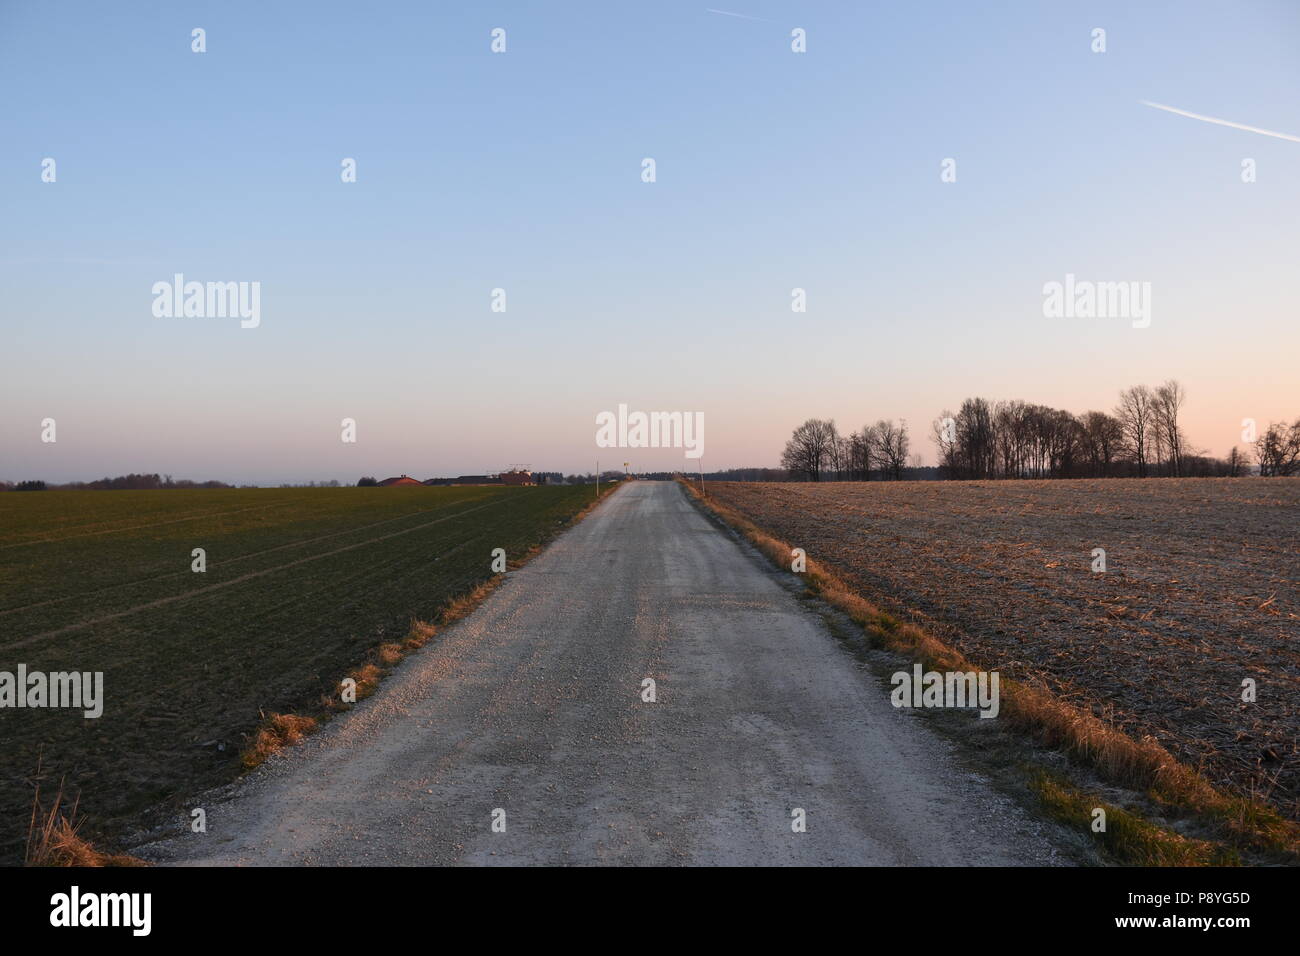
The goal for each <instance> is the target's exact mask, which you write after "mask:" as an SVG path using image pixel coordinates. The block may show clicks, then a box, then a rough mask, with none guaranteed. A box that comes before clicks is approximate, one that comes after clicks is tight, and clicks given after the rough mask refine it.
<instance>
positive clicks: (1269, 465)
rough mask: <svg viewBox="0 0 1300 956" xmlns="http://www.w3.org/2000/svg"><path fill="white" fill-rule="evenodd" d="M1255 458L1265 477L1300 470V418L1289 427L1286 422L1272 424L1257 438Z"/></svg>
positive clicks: (1291, 473)
mask: <svg viewBox="0 0 1300 956" xmlns="http://www.w3.org/2000/svg"><path fill="white" fill-rule="evenodd" d="M1255 460H1256V461H1258V462H1259V473H1260V475H1261V476H1262V477H1265V478H1269V477H1273V478H1277V477H1285V476H1287V475H1294V474H1296V473H1297V472H1300V418H1297V419H1296V420H1295V423H1294V424H1293V425H1291V426H1289V427H1288V426H1287V424H1286V422H1277V423H1274V424H1270V425H1269V426H1268V430H1267V431H1265V432H1264V434H1262V435H1260V436H1259V438H1257V439H1256V440H1255Z"/></svg>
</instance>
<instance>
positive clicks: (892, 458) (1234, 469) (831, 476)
mask: <svg viewBox="0 0 1300 956" xmlns="http://www.w3.org/2000/svg"><path fill="white" fill-rule="evenodd" d="M1186 400H1187V392H1186V390H1185V389H1184V388H1183V386H1182V385H1181V384H1180V383H1179V382H1178V381H1176V380H1174V379H1170V380H1168V381H1166V382H1164V383H1163V384H1161V385H1158V386H1156V387H1154V388H1152V387H1149V386H1146V385H1135V386H1133V387H1132V388H1127V389H1124V390H1123V391H1122V392H1121V393H1120V397H1119V401H1118V403H1117V404H1116V405H1115V407H1114V409H1113V410H1111V411H1109V412H1103V411H1095V410H1094V411H1087V412H1084V413H1083V414H1082V415H1075V414H1074V413H1072V412H1069V411H1066V410H1064V409H1058V408H1051V407H1050V406H1047V405H1038V404H1033V403H1030V402H1024V401H1020V400H1011V401H997V402H990V401H989V400H988V399H984V398H968V399H966V400H965V401H963V402H962V403H961V405H960V407H959V408H958V410H957V411H956V412H955V413H954V412H952V411H950V410H947V409H945V410H944V411H943V412H942V413H941V414H940V416H939V417H938V418H936V419H935V420H934V422H933V423H932V426H931V440H932V441H933V442H934V443H935V446H936V448H937V450H938V467H937V475H935V477H939V478H948V479H957V480H979V479H1012V478H1125V477H1137V478H1146V477H1153V476H1161V477H1174V478H1177V477H1234V478H1235V477H1240V476H1242V475H1246V474H1249V473H1250V472H1251V467H1250V461H1249V458H1248V456H1247V454H1246V453H1244V452H1243V451H1242V450H1241V449H1240V448H1237V447H1235V446H1234V447H1233V448H1232V449H1231V450H1230V451H1229V452H1228V455H1227V456H1226V457H1225V458H1215V457H1212V456H1210V455H1209V454H1208V453H1207V452H1205V451H1204V450H1201V449H1197V448H1194V447H1192V445H1191V444H1190V443H1189V442H1188V440H1187V436H1186V433H1185V432H1184V430H1183V427H1182V424H1181V422H1180V415H1181V413H1182V409H1183V406H1184V404H1185V403H1186ZM909 447H910V440H909V437H908V432H907V423H906V422H900V423H898V424H897V425H895V424H894V423H893V422H892V421H886V420H881V421H879V422H877V423H876V424H875V425H870V426H866V427H864V428H862V429H860V430H859V431H856V432H852V433H850V434H848V435H841V434H840V433H839V431H838V429H837V428H836V426H835V422H834V421H833V420H825V419H816V418H810V419H808V420H807V421H806V422H804V423H803V424H802V425H800V426H799V427H798V428H796V429H795V430H794V433H793V434H792V435H791V436H790V439H789V441H787V442H786V446H785V449H784V451H783V452H782V453H781V467H782V468H783V469H784V471H785V472H786V476H787V478H788V479H793V480H808V481H865V480H870V479H872V478H873V477H878V478H880V479H884V480H904V479H908V478H921V477H929V475H927V474H926V472H928V471H929V469H925V468H922V467H921V466H920V464H919V460H918V459H917V458H913V460H912V463H911V465H910V466H909V465H908V450H909ZM1253 450H1254V459H1255V463H1256V464H1257V465H1258V466H1259V473H1260V475H1263V476H1288V475H1295V474H1300V418H1297V419H1296V421H1295V422H1294V423H1292V424H1287V423H1286V422H1282V423H1273V424H1270V425H1269V427H1268V428H1267V429H1265V430H1264V432H1263V433H1262V434H1260V435H1259V436H1258V437H1257V438H1256V440H1255V441H1254V443H1253Z"/></svg>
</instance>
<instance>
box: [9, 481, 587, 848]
mask: <svg viewBox="0 0 1300 956" xmlns="http://www.w3.org/2000/svg"><path fill="white" fill-rule="evenodd" d="M594 495H595V492H594V489H593V488H591V487H590V486H570V487H539V488H505V487H465V488H338V489H326V488H320V489H315V488H311V489H307V488H303V489H279V490H276V489H239V490H235V489H230V490H209V489H204V490H193V491H178V490H168V491H50V492H34V493H19V492H11V493H8V494H0V671H8V672H11V673H12V672H16V670H17V667H18V665H19V664H25V665H27V668H28V670H29V671H34V670H40V671H46V672H50V671H71V670H76V671H82V672H85V671H92V672H93V671H102V672H104V700H105V703H104V713H103V716H102V717H100V718H98V719H91V720H88V719H85V718H84V717H83V716H82V713H81V712H80V711H72V710H55V709H21V710H17V709H9V708H4V709H0V774H2V777H0V820H2V821H3V823H0V862H5V863H12V862H15V861H16V860H17V859H19V858H20V855H21V848H22V842H23V840H24V839H25V836H26V830H27V821H28V816H29V814H30V811H31V806H32V794H33V787H34V785H35V784H36V783H37V782H38V780H37V775H36V770H37V767H38V764H39V766H40V767H41V772H40V775H39V782H40V784H41V791H42V794H43V795H48V794H49V793H51V792H52V791H53V790H54V789H56V788H57V787H58V784H59V781H60V779H66V782H67V785H68V789H69V790H70V791H71V792H72V793H73V794H74V795H75V794H77V793H79V794H80V798H81V809H82V811H83V812H84V813H85V814H86V815H87V827H88V830H87V832H88V833H90V834H91V835H102V834H108V835H111V834H113V833H114V832H118V831H120V830H121V829H122V828H123V827H124V826H126V825H128V824H129V823H130V822H132V821H133V820H134V819H136V818H137V817H138V815H139V813H140V812H141V811H142V810H143V809H145V808H146V807H149V806H151V805H154V804H157V803H161V802H164V801H168V800H169V799H173V798H176V797H181V796H184V795H185V794H188V793H191V792H194V791H196V790H198V789H201V788H203V787H207V786H213V785H216V784H219V783H222V782H224V781H226V780H229V779H230V778H231V777H232V776H234V775H235V774H236V773H237V772H238V771H239V759H238V755H239V752H240V750H241V749H242V747H243V745H244V743H245V738H246V735H248V734H250V733H251V732H252V731H254V730H255V728H256V727H257V725H258V723H259V721H260V716H259V715H260V714H261V713H263V712H265V713H271V712H272V711H285V710H291V709H294V708H297V707H301V706H305V705H309V704H311V703H312V702H314V701H317V700H319V698H320V696H321V695H322V694H327V693H330V692H332V691H333V690H334V688H335V687H336V686H337V683H338V681H339V679H340V678H341V677H342V676H344V674H345V673H347V672H348V671H349V670H351V669H352V668H353V667H354V666H356V665H358V664H360V663H362V662H364V661H366V660H367V659H368V655H369V654H370V652H372V651H373V649H374V648H376V647H377V646H378V645H379V644H381V643H384V642H389V641H400V640H401V639H402V638H403V637H405V636H406V633H407V631H408V629H409V626H410V623H411V621H412V619H418V620H424V621H431V620H435V619H436V618H437V617H438V615H439V613H440V612H441V610H442V609H443V608H444V607H445V606H446V604H447V603H448V602H449V600H450V599H451V598H453V597H455V596H457V595H461V594H464V593H465V592H467V591H469V590H471V589H472V588H473V587H474V586H475V585H477V584H479V583H480V582H483V581H485V580H486V579H488V578H490V577H492V573H491V570H490V561H491V552H492V549H493V548H504V549H505V550H506V554H507V556H508V558H509V560H510V561H511V563H512V564H513V563H514V562H515V561H516V560H517V559H520V558H522V557H523V556H525V555H526V554H527V552H528V551H529V549H531V548H532V547H534V546H535V545H538V544H541V543H543V542H544V541H546V540H547V539H548V538H549V537H551V536H553V535H554V534H555V533H556V532H557V531H559V530H560V529H562V528H563V527H564V526H565V525H566V524H568V523H569V522H570V521H571V520H572V519H573V517H574V516H575V515H576V514H577V513H578V512H579V511H580V510H581V509H582V508H583V507H584V506H585V505H587V504H589V503H591V501H592V500H593V498H594ZM195 548H203V549H204V550H205V551H206V555H207V570H206V572H205V573H195V572H194V571H192V570H191V562H192V560H193V559H192V557H191V553H192V551H193V549H195ZM223 748H224V749H223Z"/></svg>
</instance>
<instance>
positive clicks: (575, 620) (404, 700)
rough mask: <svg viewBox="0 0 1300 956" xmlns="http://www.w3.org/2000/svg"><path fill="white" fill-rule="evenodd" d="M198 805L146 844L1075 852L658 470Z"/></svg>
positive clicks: (596, 860) (403, 850)
mask: <svg viewBox="0 0 1300 956" xmlns="http://www.w3.org/2000/svg"><path fill="white" fill-rule="evenodd" d="M483 560H485V561H486V560H488V556H487V555H484V556H483ZM645 678H652V679H653V680H654V681H655V690H656V696H657V700H656V701H655V702H653V703H648V702H644V701H643V700H642V681H643V680H644V679H645ZM193 805H194V806H203V807H204V808H205V810H206V813H207V833H205V834H190V833H188V832H186V833H185V834H184V835H183V836H179V837H176V838H173V839H168V840H163V841H156V842H154V843H152V844H150V845H148V846H145V847H138V848H136V852H138V853H140V854H141V855H142V856H145V857H148V858H151V859H155V860H158V861H160V862H170V863H177V864H204V865H228V864H244V865H297V864H308V865H310V864H321V865H366V864H419V865H424V864H650V865H658V864H813V865H815V864H876V865H900V864H901V865H961V864H997V865H1010V864H1032V865H1042V864H1050V863H1059V862H1063V858H1062V857H1061V854H1060V852H1059V851H1058V849H1057V846H1056V845H1055V844H1054V842H1053V840H1054V837H1053V832H1054V831H1053V830H1052V829H1051V828H1050V827H1048V826H1047V825H1045V824H1043V823H1041V822H1039V821H1036V820H1034V819H1032V818H1027V817H1026V816H1025V815H1024V814H1023V813H1022V812H1021V811H1020V810H1019V809H1018V808H1017V807H1016V805H1015V804H1013V803H1011V802H1010V801H1008V800H1007V799H1005V798H1004V797H1002V796H1001V795H999V794H997V793H995V792H994V791H993V790H992V789H991V788H990V787H989V785H988V784H987V783H985V782H984V781H983V780H982V779H981V778H979V777H977V776H975V775H973V774H972V773H970V772H969V771H967V770H964V769H962V768H961V767H960V766H959V765H958V763H957V762H956V761H955V760H954V759H953V758H952V745H951V744H950V743H948V742H946V741H944V740H942V739H940V738H938V737H936V736H935V735H934V734H932V733H931V732H930V731H929V730H928V729H927V728H926V727H925V726H924V725H923V724H922V723H921V722H920V721H919V720H918V719H917V718H916V717H914V716H911V715H909V714H907V713H906V712H904V711H898V710H895V709H894V708H893V707H891V706H890V704H889V700H888V696H887V693H886V691H885V690H884V689H882V685H881V684H880V682H879V681H878V680H877V679H876V678H874V677H873V676H872V675H871V674H870V672H868V671H866V670H865V669H864V667H863V665H862V664H861V663H859V662H858V660H857V659H856V658H855V657H854V656H853V655H852V654H851V653H850V652H849V651H848V650H846V649H845V647H844V646H843V645H842V644H841V643H840V642H839V641H837V640H836V638H834V637H833V636H832V635H831V633H830V632H829V631H828V630H827V628H826V626H825V625H824V624H823V622H822V621H821V619H820V617H819V616H818V615H817V614H816V613H814V612H813V611H811V610H809V609H807V608H806V607H805V606H804V605H802V604H801V603H800V602H799V601H798V600H797V599H796V597H795V596H794V595H793V594H792V593H791V591H790V590H789V589H788V588H787V587H785V586H783V584H782V582H781V581H780V580H779V578H778V575H777V573H776V572H774V571H773V570H771V569H770V567H769V566H767V565H766V564H764V563H763V562H762V561H761V559H759V558H758V556H757V555H756V554H754V553H753V552H752V551H751V550H750V549H749V548H748V547H747V546H744V545H741V544H739V543H738V542H737V541H736V539H735V538H734V537H733V536H731V535H729V534H728V533H726V532H725V531H722V530H720V529H719V528H717V527H716V526H715V525H713V524H712V523H710V522H709V521H708V520H706V519H705V518H704V517H703V516H702V515H700V514H699V513H698V512H697V511H696V510H695V509H694V507H693V506H692V505H691V504H690V503H689V502H688V501H687V499H686V497H685V495H684V493H683V492H682V490H681V489H680V488H679V487H678V486H677V485H675V484H673V483H670V482H632V483H630V484H628V485H627V486H625V487H623V488H621V489H619V490H618V491H617V492H616V493H615V494H614V495H613V496H612V497H610V498H608V499H607V500H606V501H605V502H604V503H602V504H601V505H600V507H598V508H597V509H596V510H595V511H593V512H592V513H591V514H590V515H589V516H588V517H587V518H586V519H585V520H584V521H582V522H581V523H580V524H578V525H577V526H576V527H574V528H572V529H571V530H569V531H568V532H567V533H565V534H564V535H562V536H561V537H560V538H559V539H557V540H556V541H555V542H554V543H553V544H552V545H551V546H550V547H549V548H548V549H547V550H546V551H545V552H544V553H542V554H541V555H539V556H538V557H536V558H535V559H534V560H533V561H531V562H530V563H529V564H527V565H526V566H525V567H523V568H522V569H520V570H518V571H513V572H511V573H510V574H509V575H508V578H507V580H506V581H505V583H504V584H503V585H502V586H501V587H500V588H498V589H497V590H496V591H495V592H494V593H493V594H492V595H491V596H490V597H489V598H488V600H487V601H486V602H485V603H484V604H483V605H482V606H481V607H480V608H479V609H478V610H477V611H475V612H474V613H473V614H471V615H470V616H468V617H467V618H465V619H463V620H462V621H460V622H459V623H457V624H455V625H453V626H452V627H450V628H448V629H447V630H445V631H444V632H443V633H442V634H440V635H439V636H438V637H436V638H435V639H434V640H433V641H432V642H430V644H428V645H426V647H425V648H424V649H422V650H421V651H418V652H416V653H415V654H414V655H412V656H411V657H409V658H407V659H406V661H404V662H403V663H402V664H401V665H400V666H399V667H398V669H397V671H396V672H395V673H394V674H393V675H392V676H390V677H389V678H388V679H387V680H386V681H384V683H383V684H382V685H381V687H380V689H379V690H378V692H377V693H375V694H374V695H373V696H372V697H370V698H369V699H367V700H365V701H363V702H362V703H361V704H359V705H358V706H357V707H356V708H355V709H354V710H353V711H352V712H351V713H349V714H347V715H345V716H344V717H341V718H337V719H335V720H334V721H332V722H331V723H330V724H329V725H328V726H327V727H326V729H325V730H323V731H322V732H321V733H319V734H317V735H315V736H313V737H311V738H309V740H308V741H307V742H305V743H304V744H303V745H301V746H299V747H296V748H292V749H291V750H290V751H288V752H286V753H285V754H283V755H281V756H278V757H275V758H273V759H272V760H270V761H269V762H268V763H267V764H266V765H265V766H263V767H262V768H261V769H259V770H258V771H256V772H254V773H252V774H250V775H249V776H247V777H245V778H244V779H243V780H241V781H240V782H239V783H237V784H235V785H233V786H232V787H229V788H225V789H224V790H223V791H220V792H216V793H210V794H205V795H203V796H201V797H199V798H197V799H196V800H195V802H194V803H193ZM796 809H802V810H803V811H804V814H805V818H806V832H794V828H793V827H792V819H793V818H792V813H793V812H794V811H795V810H796ZM497 811H504V814H502V813H499V812H497ZM494 814H495V817H496V819H497V820H498V821H499V822H501V821H503V822H504V832H495V831H494V828H493V820H494Z"/></svg>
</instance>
